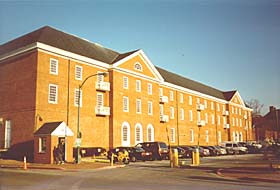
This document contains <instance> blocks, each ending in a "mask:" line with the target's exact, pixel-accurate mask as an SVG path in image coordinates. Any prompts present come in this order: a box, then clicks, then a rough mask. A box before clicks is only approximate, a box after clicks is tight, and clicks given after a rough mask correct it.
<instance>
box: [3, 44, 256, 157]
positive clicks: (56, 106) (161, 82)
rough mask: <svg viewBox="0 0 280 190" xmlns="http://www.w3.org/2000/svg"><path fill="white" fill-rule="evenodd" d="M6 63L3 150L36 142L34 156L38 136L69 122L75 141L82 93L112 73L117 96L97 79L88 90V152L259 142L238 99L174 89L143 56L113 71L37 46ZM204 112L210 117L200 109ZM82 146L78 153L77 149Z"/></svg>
mask: <svg viewBox="0 0 280 190" xmlns="http://www.w3.org/2000/svg"><path fill="white" fill-rule="evenodd" d="M0 58H1V59H0V60H1V62H0V86H1V88H0V94H1V99H0V104H1V107H0V118H3V124H2V127H0V137H1V138H0V139H1V140H0V148H1V149H4V148H13V147H17V145H18V144H25V143H27V144H28V142H30V144H28V146H25V148H23V150H25V151H26V152H28V154H31V153H32V152H33V148H32V147H33V146H32V142H33V140H34V136H33V133H34V132H35V131H36V130H38V129H39V128H40V127H41V126H42V125H43V124H44V123H47V122H54V121H64V122H65V123H66V124H67V125H68V127H69V128H70V129H71V130H72V131H73V132H74V133H75V134H74V139H75V138H76V136H77V134H76V133H77V105H75V90H77V89H78V86H79V85H80V84H81V83H82V82H83V81H84V80H85V79H86V77H87V76H90V75H94V74H96V73H98V72H108V76H106V77H104V82H105V83H106V82H107V83H109V84H110V89H109V90H108V89H107V90H100V89H98V88H96V85H97V84H96V83H97V82H98V77H97V76H96V77H92V78H90V79H89V80H88V81H87V82H86V83H85V84H84V86H83V88H82V95H81V97H82V102H81V109H80V130H81V133H82V146H84V147H105V148H107V149H108V148H109V147H115V146H122V145H123V146H124V145H126V146H134V145H135V144H136V143H138V142H142V141H164V142H167V143H168V138H169V140H170V143H171V144H174V145H176V144H181V145H197V144H198V141H199V144H201V145H215V144H219V143H220V142H222V141H228V140H235V141H245V140H253V135H252V128H251V125H252V123H251V111H252V110H251V109H249V108H247V107H246V106H245V105H244V102H243V100H242V99H241V97H240V95H239V93H238V92H237V91H236V92H233V93H232V94H231V96H230V97H229V98H223V97H222V98H217V97H214V96H212V95H209V94H205V93H202V92H198V91H195V90H191V89H188V88H184V87H182V86H178V85H176V84H170V83H169V82H166V81H165V79H164V78H163V77H162V75H161V72H159V70H158V69H157V67H155V66H154V65H153V64H152V63H151V62H150V61H149V59H148V58H147V57H146V55H145V54H144V52H143V51H142V50H139V51H135V52H133V53H130V54H128V55H127V56H124V57H123V58H122V59H121V58H120V59H118V60H117V61H116V62H114V63H110V64H107V63H104V62H102V61H97V60H94V59H91V58H88V57H85V56H81V55H78V54H75V53H71V52H69V51H65V50H61V49H57V48H56V47H52V46H48V45H45V44H42V43H37V44H36V45H34V46H33V48H29V49H28V50H27V49H26V50H25V51H24V48H23V50H22V49H21V51H18V52H16V53H14V52H10V53H8V54H3V55H1V57H0ZM52 60H54V61H55V62H56V63H57V64H58V67H57V73H56V74H52V73H51V61H52ZM76 66H79V68H81V69H82V79H81V80H78V79H77V76H76ZM124 83H127V84H124ZM51 85H53V86H55V87H56V93H57V94H56V101H57V102H56V103H51V102H50V101H49V99H50V86H51ZM126 85H127V86H126ZM99 104H100V105H99ZM101 104H102V105H101ZM126 104H127V105H126ZM198 105H199V106H200V107H201V108H204V109H201V110H200V109H198V107H197V106H198ZM126 106H127V107H126ZM124 107H126V108H124ZM108 109H109V110H108ZM126 109H127V110H126ZM108 113H109V114H108ZM39 116H40V118H41V119H38V118H39ZM7 121H10V123H9V122H8V124H10V125H11V126H10V127H11V133H10V135H11V144H10V146H9V147H5V140H6V141H7V134H6V132H5V129H6V128H7V127H6V124H7ZM198 122H199V123H198ZM200 124H202V125H201V126H202V127H200V129H199V126H200ZM198 133H200V137H199V139H198V136H199V135H198ZM74 141H75V140H74ZM74 141H73V142H72V144H71V145H69V146H70V147H74V146H75V145H74ZM6 145H7V144H6ZM36 149H37V148H36V147H35V150H34V151H35V152H36V151H37V150H36ZM16 150H18V149H16ZM22 154H27V153H25V152H24V153H22Z"/></svg>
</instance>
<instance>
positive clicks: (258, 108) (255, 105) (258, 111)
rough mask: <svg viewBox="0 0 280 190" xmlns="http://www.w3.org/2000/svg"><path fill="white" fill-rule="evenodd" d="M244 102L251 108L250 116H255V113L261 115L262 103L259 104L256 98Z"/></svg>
mask: <svg viewBox="0 0 280 190" xmlns="http://www.w3.org/2000/svg"><path fill="white" fill-rule="evenodd" d="M246 104H247V105H248V106H249V107H250V108H252V109H253V112H252V116H253V117H255V116H257V115H261V112H262V108H263V106H264V104H261V103H260V101H259V100H257V99H251V100H249V101H246Z"/></svg>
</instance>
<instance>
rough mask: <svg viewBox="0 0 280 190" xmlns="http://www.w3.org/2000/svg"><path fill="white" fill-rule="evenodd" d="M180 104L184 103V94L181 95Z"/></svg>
mask: <svg viewBox="0 0 280 190" xmlns="http://www.w3.org/2000/svg"><path fill="white" fill-rule="evenodd" d="M180 103H184V94H182V93H180Z"/></svg>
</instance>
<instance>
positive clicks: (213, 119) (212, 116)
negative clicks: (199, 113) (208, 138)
mask: <svg viewBox="0 0 280 190" xmlns="http://www.w3.org/2000/svg"><path fill="white" fill-rule="evenodd" d="M211 120H212V125H214V124H215V116H214V114H212V115H211Z"/></svg>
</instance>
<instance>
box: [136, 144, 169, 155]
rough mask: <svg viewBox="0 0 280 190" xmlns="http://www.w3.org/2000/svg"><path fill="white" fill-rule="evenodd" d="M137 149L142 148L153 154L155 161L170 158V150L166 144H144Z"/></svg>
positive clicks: (138, 145)
mask: <svg viewBox="0 0 280 190" xmlns="http://www.w3.org/2000/svg"><path fill="white" fill-rule="evenodd" d="M135 147H141V148H143V149H144V150H146V151H147V152H152V158H153V160H155V159H156V160H162V159H168V158H169V150H168V147H167V145H166V144H165V143H164V142H158V141H157V142H143V143H138V144H137V145H136V146H135Z"/></svg>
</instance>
